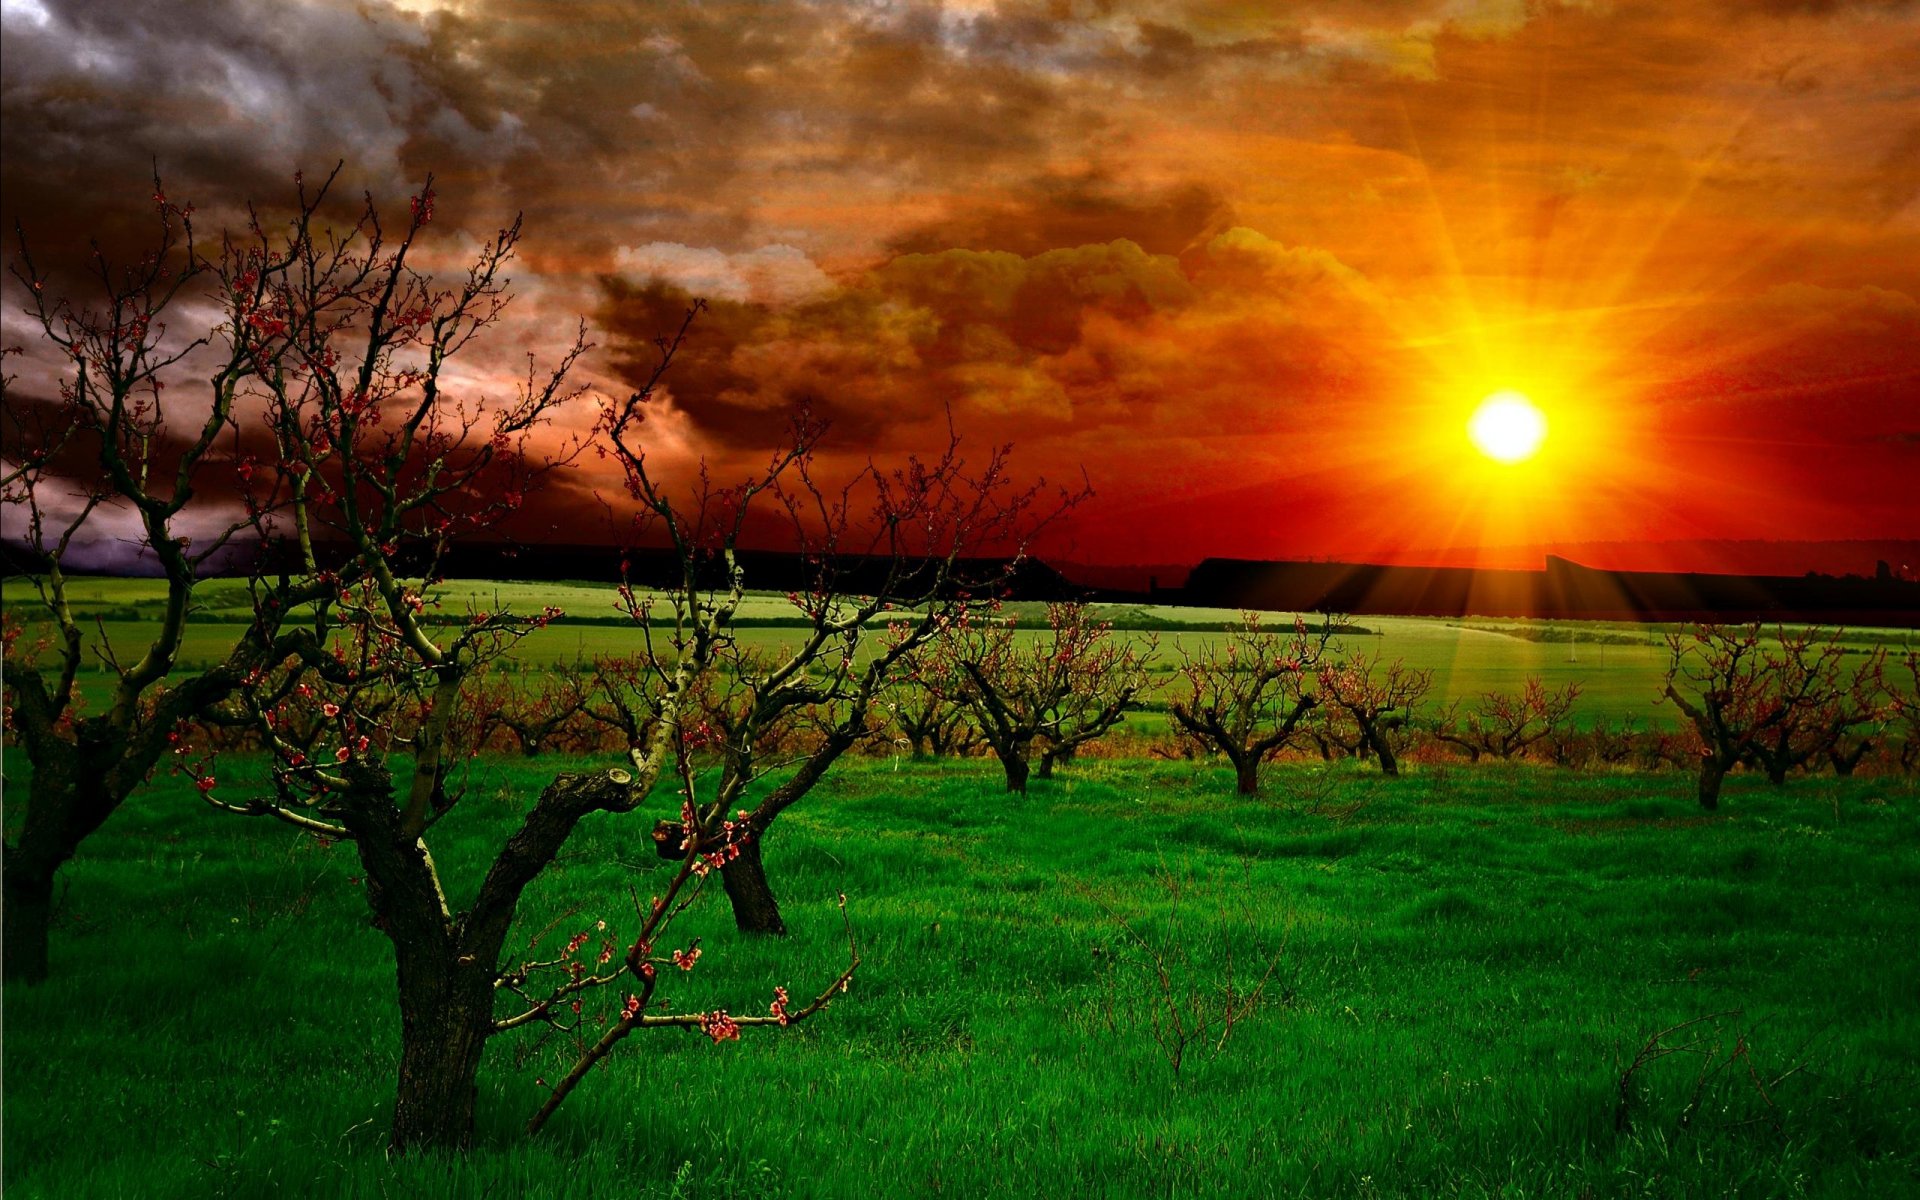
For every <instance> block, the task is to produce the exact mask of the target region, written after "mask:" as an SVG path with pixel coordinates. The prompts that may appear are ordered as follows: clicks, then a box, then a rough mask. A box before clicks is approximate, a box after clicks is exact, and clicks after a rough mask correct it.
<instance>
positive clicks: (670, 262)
mask: <svg viewBox="0 0 1920 1200" xmlns="http://www.w3.org/2000/svg"><path fill="white" fill-rule="evenodd" d="M613 266H614V271H615V272H616V273H617V274H619V275H622V276H625V277H626V278H627V279H629V280H632V281H634V282H636V283H643V284H644V283H651V282H659V283H663V284H666V285H669V286H672V287H677V288H679V289H680V290H682V291H684V292H688V293H690V294H692V295H696V296H704V297H707V298H710V299H714V300H726V301H731V302H734V303H746V302H752V303H757V304H774V305H778V304H790V303H792V302H794V301H797V300H804V299H806V298H808V297H811V296H817V295H819V294H820V293H822V292H825V291H827V290H828V289H830V288H831V287H832V286H833V280H832V279H831V278H829V277H828V275H827V273H826V272H825V271H822V270H821V269H820V268H819V267H818V266H816V265H814V263H813V260H812V259H810V258H808V257H807V256H806V254H805V252H803V251H801V250H799V249H797V248H795V247H793V246H762V247H760V248H759V249H757V250H750V251H747V252H746V253H743V254H728V253H726V252H725V251H723V250H719V249H716V248H714V247H712V246H704V247H693V246H687V245H683V244H681V243H679V242H648V243H647V244H646V245H644V246H622V247H620V248H619V249H618V250H617V251H615V252H614V256H613Z"/></svg>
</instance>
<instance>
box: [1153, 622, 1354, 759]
mask: <svg viewBox="0 0 1920 1200" xmlns="http://www.w3.org/2000/svg"><path fill="white" fill-rule="evenodd" d="M1242 621H1243V623H1242V625H1241V626H1240V627H1239V628H1237V629H1232V630H1229V631H1228V633H1227V636H1226V637H1225V638H1223V639H1221V640H1220V641H1218V642H1214V643H1211V644H1209V645H1208V646H1207V647H1206V648H1205V649H1203V650H1200V651H1196V652H1191V653H1190V652H1188V650H1187V649H1186V647H1185V646H1180V647H1178V650H1179V653H1180V660H1181V661H1180V680H1181V682H1180V684H1179V685H1178V690H1177V691H1176V693H1175V695H1174V697H1173V699H1172V701H1171V702H1170V704H1169V711H1170V712H1171V713H1172V714H1173V719H1174V721H1175V723H1176V724H1178V725H1179V726H1180V728H1181V729H1183V730H1185V731H1186V732H1187V734H1189V735H1190V736H1191V737H1193V738H1195V739H1197V740H1198V741H1199V742H1200V743H1201V744H1202V745H1204V746H1207V747H1208V748H1210V749H1212V750H1214V751H1217V752H1218V753H1220V754H1223V755H1225V756H1226V758H1227V761H1228V762H1230V763H1232V764H1233V772H1234V785H1235V789H1236V790H1237V791H1238V792H1239V793H1240V794H1241V795H1243V796H1252V795H1255V794H1257V793H1258V792H1259V790H1260V764H1261V763H1263V762H1265V761H1266V760H1267V759H1268V758H1269V757H1271V756H1272V755H1274V754H1276V753H1278V752H1279V751H1280V750H1282V749H1283V748H1285V747H1286V745H1287V744H1288V743H1289V742H1291V741H1292V740H1293V738H1294V737H1295V735H1296V733H1297V732H1298V727H1299V725H1300V722H1301V721H1302V720H1303V719H1304V718H1305V717H1306V716H1307V715H1308V713H1310V712H1311V711H1312V710H1313V709H1314V707H1315V706H1316V705H1317V704H1319V698H1318V697H1317V696H1316V695H1315V694H1314V684H1315V681H1316V679H1317V677H1318V674H1319V669H1320V663H1321V660H1322V659H1323V658H1325V657H1326V655H1327V654H1328V652H1329V643H1330V642H1331V640H1332V638H1333V635H1334V631H1335V629H1336V628H1337V623H1336V622H1335V621H1334V619H1333V618H1331V617H1329V618H1326V619H1324V620H1323V621H1322V622H1321V623H1320V625H1319V627H1318V628H1317V629H1315V628H1310V627H1309V626H1308V624H1307V622H1306V620H1305V619H1304V618H1299V617H1296V618H1295V619H1294V624H1293V629H1292V631H1291V632H1290V633H1287V634H1281V633H1278V632H1276V631H1273V630H1269V629H1266V628H1264V627H1262V625H1261V623H1260V616H1259V614H1258V613H1252V612H1249V613H1246V614H1243V617H1242Z"/></svg>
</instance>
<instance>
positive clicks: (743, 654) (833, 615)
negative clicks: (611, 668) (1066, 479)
mask: <svg viewBox="0 0 1920 1200" xmlns="http://www.w3.org/2000/svg"><path fill="white" fill-rule="evenodd" d="M616 452H617V453H620V454H621V455H622V457H623V461H625V462H626V463H627V466H628V470H629V473H630V474H632V473H634V472H642V471H644V462H642V461H641V460H640V459H639V458H638V457H635V456H629V455H627V454H626V452H625V451H624V450H621V449H619V447H618V445H617V444H616ZM1044 486H1045V485H1044V483H1043V482H1041V483H1035V484H1032V485H1028V486H1016V485H1015V484H1014V483H1013V482H1012V481H1011V479H1010V478H1009V475H1008V471H1007V450H1006V449H1005V448H1004V447H1003V448H998V449H994V450H992V451H990V452H989V453H988V454H987V456H986V458H985V460H984V461H983V462H982V463H981V464H979V465H978V466H972V465H970V464H969V463H968V461H967V459H966V458H965V456H964V455H963V454H962V446H961V443H960V440H959V438H958V437H956V436H953V435H951V434H949V438H948V442H947V445H946V446H945V448H944V449H943V450H942V452H941V453H940V454H939V455H937V456H935V457H933V458H930V459H918V458H915V459H909V460H908V461H907V463H906V464H905V465H904V466H902V467H900V468H898V469H895V470H891V471H888V470H882V469H879V468H877V467H871V466H870V467H868V468H867V469H866V470H865V471H863V472H860V473H858V474H857V475H856V476H855V477H854V478H853V479H852V480H851V481H850V482H848V483H847V484H845V485H843V486H842V487H840V488H838V489H834V490H831V491H830V490H828V489H827V488H826V487H824V486H822V485H821V484H820V483H819V482H818V481H817V480H816V479H815V476H814V474H813V470H812V464H811V461H810V459H808V458H807V457H805V456H802V457H801V458H799V459H797V460H796V462H795V464H794V469H793V470H792V471H791V472H790V473H789V475H788V476H787V477H786V478H783V479H782V480H781V481H780V484H779V487H778V494H779V498H780V501H781V503H782V505H783V506H784V508H785V510H786V514H787V516H788V518H789V524H790V527H791V529H792V534H793V537H794V539H795V542H796V544H797V545H799V546H800V547H801V548H802V551H803V557H804V561H805V563H806V572H807V578H806V580H805V583H804V586H803V587H801V588H798V589H795V590H794V591H793V592H792V593H790V594H789V595H788V597H787V599H788V601H789V602H790V603H791V604H792V605H793V606H794V607H795V609H796V610H797V611H798V612H799V613H800V614H801V615H802V617H803V618H804V619H805V622H806V623H805V625H804V626H803V627H802V629H801V631H800V633H799V635H798V637H797V639H796V641H795V643H794V644H792V645H789V646H785V647H782V648H781V649H780V650H779V651H778V652H776V653H771V654H766V653H752V652H748V651H745V650H743V649H740V648H738V647H730V648H726V649H723V651H722V655H723V657H724V658H725V660H726V661H725V667H726V669H725V670H724V671H723V672H722V676H723V678H724V680H725V682H724V684H721V685H718V689H719V690H721V691H723V692H724V695H723V696H722V697H721V699H720V701H719V702H718V703H716V704H714V705H712V706H711V707H710V709H709V713H710V716H709V719H710V722H711V726H712V729H713V736H714V742H715V745H716V748H717V749H718V751H719V753H720V756H721V763H722V770H721V779H720V782H719V784H718V785H717V786H718V797H719V804H720V805H721V808H722V809H723V810H724V811H732V810H733V809H735V808H737V807H739V806H741V805H743V804H748V796H747V789H748V788H749V786H750V785H752V784H753V783H754V782H755V781H756V780H759V779H762V778H765V777H767V776H768V775H769V774H770V773H771V772H773V771H776V770H779V771H784V772H785V773H784V775H782V777H781V778H780V781H779V782H778V784H777V785H775V786H773V787H772V788H771V789H770V790H768V791H767V792H766V793H765V794H764V795H762V796H761V797H759V799H758V801H757V802H756V803H751V804H750V805H749V806H748V808H747V815H746V817H744V818H743V819H742V823H743V825H744V828H745V829H746V831H747V833H748V835H749V836H748V837H747V839H746V841H745V843H744V844H743V846H742V848H741V853H740V854H739V855H738V856H737V857H735V858H734V859H732V860H731V861H729V862H728V863H727V865H726V867H725V869H724V870H723V872H722V881H723V883H724V884H725V886H726V891H727V896H728V899H729V900H730V901H731V902H732V905H733V913H734V920H735V923H736V925H737V926H738V927H739V928H740V929H741V930H742V931H743V932H747V933H769V934H784V933H785V932H786V923H785V921H784V919H783V918H782V917H781V915H780V907H779V904H778V902H777V900H776V898H775V896H774V894H773V890H772V887H771V885H770V884H769V882H768V880H767V875H766V866H765V862H764V859H763V858H762V855H761V846H762V844H763V843H764V841H765V838H766V835H767V833H768V831H769V830H770V829H771V828H772V827H773V824H774V822H775V821H776V820H777V819H778V818H779V816H780V815H781V814H782V813H784V812H785V811H786V810H787V809H789V808H791V807H792V806H793V805H794V804H796V803H798V802H799V801H800V800H802V799H804V798H805V797H806V796H807V795H808V794H810V793H811V792H812V790H813V789H814V787H815V786H816V785H817V784H818V783H819V782H820V780H821V779H822V778H823V777H824V776H825V775H826V773H827V771H828V770H829V769H830V768H831V767H832V766H833V764H834V763H835V762H837V761H838V760H839V759H840V757H841V756H842V755H844V754H845V753H846V752H847V751H848V750H850V749H852V748H854V747H855V746H858V745H860V744H862V743H864V742H867V741H869V740H871V739H872V738H874V737H877V736H879V735H881V734H882V733H883V731H884V730H885V728H886V724H887V717H888V713H887V711H886V709H885V707H884V704H883V702H882V696H883V694H885V693H886V692H887V691H888V689H889V688H891V687H892V686H894V685H895V684H896V683H897V682H899V681H900V680H901V679H903V678H904V677H905V675H906V673H907V669H908V664H909V663H910V662H912V661H913V660H914V659H915V657H916V654H917V652H918V651H920V650H921V648H922V647H925V646H926V645H927V644H928V643H929V642H930V641H932V640H933V639H934V638H935V637H937V636H938V635H939V634H940V633H941V632H942V631H944V630H947V629H949V628H950V627H952V626H953V625H954V624H955V622H956V621H959V620H961V619H963V617H964V615H965V614H967V613H968V612H969V611H970V610H971V609H972V608H973V607H974V606H975V604H976V601H975V599H974V597H977V596H980V595H983V594H991V593H992V592H993V591H994V590H996V589H998V588H1000V587H1002V586H1004V584H1005V582H1006V580H1007V578H1008V576H1009V573H1010V572H1011V570H1012V569H1013V568H1014V567H1015V566H1016V565H1017V564H1018V562H1019V561H1020V552H1021V550H1022V548H1023V547H1024V545H1025V542H1026V539H1027V538H1029V537H1031V536H1032V534H1033V533H1034V532H1035V531H1036V530H1037V529H1038V528H1039V527H1040V525H1042V524H1044V522H1045V521H1046V520H1048V519H1050V518H1051V517H1052V516H1053V515H1055V514H1057V513H1058V512H1060V511H1062V510H1063V509H1064V507H1066V506H1069V505H1071V504H1073V503H1074V502H1075V501H1076V500H1077V499H1078V497H1077V496H1076V495H1074V494H1070V493H1062V494H1060V496H1059V497H1058V503H1057V504H1056V505H1055V506H1054V507H1052V508H1050V509H1048V510H1046V511H1042V510H1040V509H1039V507H1038V505H1039V504H1040V502H1041V499H1042V498H1043V496H1045V495H1046V493H1045V492H1044V491H1043V488H1044ZM1009 545H1010V546H1012V547H1013V548H1014V553H1013V554H1012V555H1011V556H1006V557H1001V558H996V559H979V558H970V557H969V556H970V555H973V554H977V553H978V552H979V551H980V550H981V549H983V548H989V547H1006V546H1009ZM783 731H786V732H789V733H792V734H793V735H794V736H793V737H784V736H782V733H783ZM661 832H662V834H663V839H664V840H668V841H670V840H671V838H672V836H673V831H672V830H670V829H669V830H662V831H661Z"/></svg>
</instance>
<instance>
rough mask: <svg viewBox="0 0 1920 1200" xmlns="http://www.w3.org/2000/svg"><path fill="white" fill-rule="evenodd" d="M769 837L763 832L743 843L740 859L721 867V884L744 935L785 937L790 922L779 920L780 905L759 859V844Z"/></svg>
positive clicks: (734, 921)
mask: <svg viewBox="0 0 1920 1200" xmlns="http://www.w3.org/2000/svg"><path fill="white" fill-rule="evenodd" d="M766 836H767V834H766V831H765V830H761V831H759V832H758V833H757V834H755V835H754V836H753V837H750V838H748V839H747V840H746V841H744V842H742V843H740V856H739V857H738V858H736V859H734V860H733V861H732V862H730V863H728V864H727V865H726V866H724V867H721V868H720V882H721V883H722V884H724V885H725V886H726V889H727V899H728V900H729V901H731V902H732V903H733V923H734V925H735V927H737V928H738V929H739V930H740V932H741V933H766V934H772V935H773V936H775V937H785V936H786V934H787V923H786V922H785V921H783V920H781V919H780V904H779V902H778V901H777V900H775V899H774V898H773V888H771V887H770V886H768V884H767V868H766V864H765V863H764V862H762V861H761V858H760V843H761V841H762V839H764V838H765V837H766Z"/></svg>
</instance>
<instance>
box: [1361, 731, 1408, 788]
mask: <svg viewBox="0 0 1920 1200" xmlns="http://www.w3.org/2000/svg"><path fill="white" fill-rule="evenodd" d="M1366 744H1367V745H1369V746H1371V747H1373V752H1374V754H1375V755H1377V756H1378V757H1379V759H1380V773H1381V774H1382V775H1386V776H1390V777H1392V778H1395V779H1397V778H1399V776H1400V760H1399V759H1397V758H1395V757H1394V756H1393V747H1392V746H1391V745H1390V744H1388V742H1387V735H1386V734H1384V733H1381V732H1379V731H1377V730H1374V729H1368V730H1367V737H1366Z"/></svg>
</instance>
